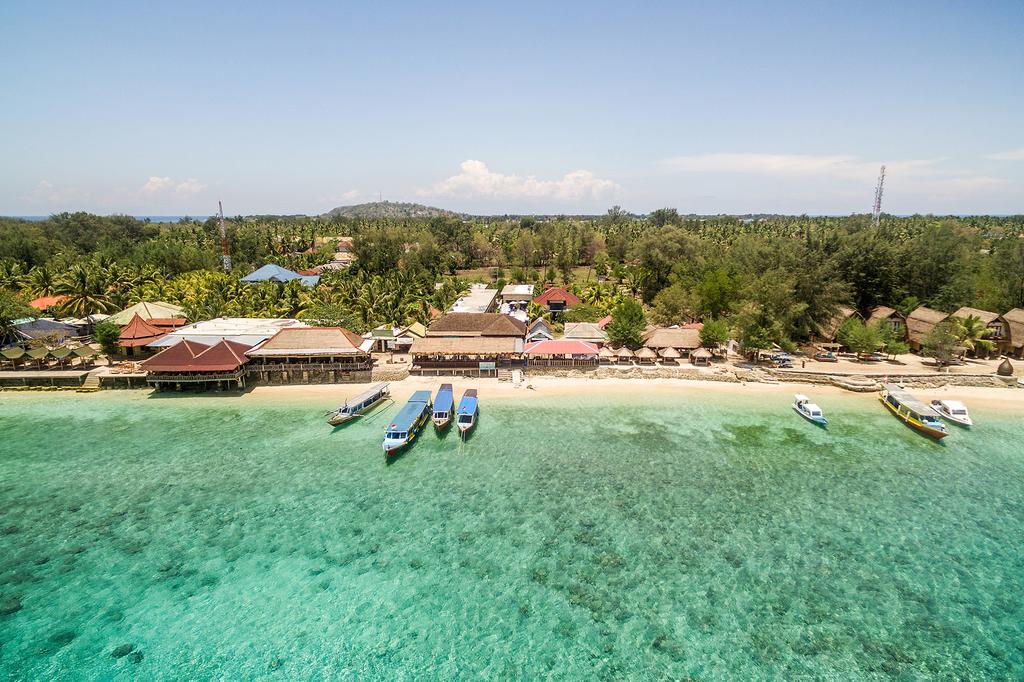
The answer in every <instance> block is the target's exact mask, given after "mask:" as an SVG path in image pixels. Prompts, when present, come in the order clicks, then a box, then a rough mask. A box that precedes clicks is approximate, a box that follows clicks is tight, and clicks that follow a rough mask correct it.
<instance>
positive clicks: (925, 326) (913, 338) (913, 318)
mask: <svg viewBox="0 0 1024 682" xmlns="http://www.w3.org/2000/svg"><path fill="white" fill-rule="evenodd" d="M947 318H949V314H948V313H944V312H942V311H941V310H934V309H932V308H928V307H926V306H921V307H919V308H915V309H914V310H913V311H912V312H911V313H910V315H908V316H907V339H908V340H909V341H910V343H911V345H914V346H917V347H920V346H921V341H922V340H923V339H924V337H925V336H926V335H927V334H928V332H930V331H931V330H932V329H934V328H935V325H937V324H939V323H940V322H943V321H945V320H946V319H947Z"/></svg>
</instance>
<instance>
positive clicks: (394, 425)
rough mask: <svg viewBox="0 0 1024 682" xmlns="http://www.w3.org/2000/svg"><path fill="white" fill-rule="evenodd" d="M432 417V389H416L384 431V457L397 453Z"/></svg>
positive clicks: (412, 439)
mask: <svg viewBox="0 0 1024 682" xmlns="http://www.w3.org/2000/svg"><path fill="white" fill-rule="evenodd" d="M428 419H430V391H416V392H415V393H413V394H412V397H411V398H409V402H407V403H406V404H405V405H404V406H402V409H401V410H399V411H398V414H396V415H395V418H394V419H392V420H391V423H390V424H388V428H387V431H386V432H385V433H384V458H385V459H387V458H388V457H391V456H392V455H395V454H397V453H398V452H399V451H400V450H401V449H402V448H404V447H406V446H407V445H409V444H410V443H412V442H413V441H414V440H416V436H418V435H419V433H420V431H422V430H423V427H424V425H426V423H427V420H428Z"/></svg>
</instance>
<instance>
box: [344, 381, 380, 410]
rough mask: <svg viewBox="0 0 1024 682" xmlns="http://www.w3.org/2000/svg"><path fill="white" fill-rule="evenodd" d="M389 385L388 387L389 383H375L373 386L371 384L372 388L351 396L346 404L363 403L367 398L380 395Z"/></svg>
mask: <svg viewBox="0 0 1024 682" xmlns="http://www.w3.org/2000/svg"><path fill="white" fill-rule="evenodd" d="M387 387H388V385H387V384H374V385H373V386H371V387H370V388H368V389H366V390H365V391H363V392H362V393H360V394H359V395H356V396H352V397H351V398H349V399H348V400H346V401H345V404H346V405H362V404H363V403H365V402H366V401H367V400H373V399H374V398H376V397H377V396H379V395H380V394H381V393H382V392H383V391H384V390H385V389H386V388H387Z"/></svg>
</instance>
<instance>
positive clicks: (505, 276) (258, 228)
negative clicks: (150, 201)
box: [0, 207, 1024, 347]
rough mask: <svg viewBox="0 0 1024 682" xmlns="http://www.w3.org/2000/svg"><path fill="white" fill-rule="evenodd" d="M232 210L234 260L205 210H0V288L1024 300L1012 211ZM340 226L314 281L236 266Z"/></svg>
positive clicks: (680, 299) (940, 304)
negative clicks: (536, 213)
mask: <svg viewBox="0 0 1024 682" xmlns="http://www.w3.org/2000/svg"><path fill="white" fill-rule="evenodd" d="M227 226H228V233H229V242H230V247H231V255H232V259H233V261H234V263H235V271H234V272H233V273H231V274H227V273H223V272H220V271H219V253H220V247H219V235H218V225H217V221H216V220H213V219H208V220H205V221H199V220H189V219H184V220H182V221H180V222H178V223H174V224H159V225H158V224H153V223H149V222H146V221H139V220H136V219H134V218H130V217H125V216H108V217H102V216H95V215H91V214H87V213H63V214H59V215H54V216H51V217H50V218H49V219H47V220H43V221H24V220H17V219H0V289H4V290H6V291H7V292H8V293H7V295H8V296H14V297H17V298H18V299H19V300H21V301H22V302H24V301H26V300H28V299H30V298H35V297H38V296H41V295H56V294H60V295H64V296H67V297H68V299H67V302H66V303H65V305H64V307H63V309H62V310H61V311H60V312H62V313H66V314H69V315H75V316H82V315H86V314H89V313H95V312H107V311H108V310H110V309H115V308H120V307H123V305H125V304H130V303H132V302H134V301H136V300H167V301H169V302H173V303H180V304H182V305H183V306H185V308H186V310H187V311H188V314H189V317H190V318H191V319H205V318H208V317H212V316H216V315H218V314H231V315H256V316H305V317H309V318H311V319H313V318H315V319H318V320H326V321H329V322H331V323H338V324H345V325H346V326H350V327H352V328H353V329H356V330H358V331H365V330H366V329H367V328H372V326H376V325H378V324H395V325H402V324H405V323H409V322H411V321H421V322H428V321H429V319H430V316H431V315H432V314H434V311H436V310H444V309H445V308H446V307H447V305H450V300H454V297H457V295H458V294H460V293H462V291H464V290H465V288H466V286H467V282H466V281H465V277H466V276H471V277H476V278H481V277H482V278H483V279H486V280H487V281H489V282H492V283H494V284H502V283H504V282H506V281H517V282H532V283H535V284H536V285H538V286H543V285H545V284H563V285H567V286H569V287H570V288H572V289H573V290H574V291H575V292H576V293H577V295H579V296H580V297H581V299H583V301H584V308H583V310H581V311H580V312H578V313H576V316H577V318H595V319H599V317H598V316H604V315H606V314H608V313H609V312H610V311H612V310H613V309H615V308H616V307H618V306H620V305H621V304H622V303H623V300H624V299H630V300H636V301H638V302H639V303H641V304H642V311H643V312H644V315H645V318H648V319H649V320H650V321H653V322H656V323H659V324H679V323H685V322H690V321H694V320H702V321H705V322H711V321H716V322H717V321H721V322H723V323H724V324H725V325H726V326H727V328H728V329H729V331H730V333H731V334H732V335H733V336H734V337H735V338H737V340H739V341H740V342H741V343H744V344H745V345H747V346H748V347H767V346H768V345H770V344H773V343H775V344H779V345H782V346H784V347H785V346H790V345H793V344H796V343H798V342H801V341H805V340H807V339H809V338H811V336H813V335H814V333H815V332H816V331H817V330H818V329H820V328H821V327H822V326H823V325H824V324H826V323H827V322H828V321H829V320H830V319H832V318H833V317H834V316H835V314H836V312H837V311H838V309H839V307H840V306H841V305H851V306H853V307H855V308H856V309H858V310H859V311H861V312H862V313H864V314H866V313H867V312H868V311H869V310H870V309H871V308H872V307H874V306H876V305H890V306H893V307H897V308H899V307H901V306H902V307H904V308H906V307H907V306H909V305H910V304H915V305H916V304H925V305H929V306H931V307H935V308H937V309H940V310H945V311H947V312H949V311H953V310H955V309H956V308H958V307H960V306H962V305H970V306H974V307H978V308H982V309H987V310H993V311H997V312H1005V310H1007V309H1009V308H1012V307H1017V306H1024V238H1022V236H1024V217H1021V216H1010V217H995V216H977V217H955V216H942V217H940V216H909V217H895V216H883V218H882V220H881V223H880V225H878V226H877V227H875V226H874V225H873V224H872V222H871V220H870V216H867V215H853V216H846V217H811V216H758V217H748V218H739V217H729V216H717V217H695V216H683V215H681V214H679V213H678V211H676V210H675V209H661V210H659V211H655V212H653V213H652V214H650V215H649V216H645V217H638V216H632V215H629V214H626V213H625V212H623V211H622V210H621V209H619V208H618V207H615V208H613V209H611V210H609V211H608V213H607V214H606V215H603V216H600V217H595V218H569V217H565V218H550V219H545V220H538V219H533V218H529V217H525V218H474V219H464V218H459V217H451V216H439V217H434V218H429V219H418V220H399V219H380V220H374V219H350V218H306V217H266V216H258V217H235V218H230V219H228V220H227ZM342 236H345V237H351V238H352V239H353V245H352V249H353V252H354V255H355V264H354V266H353V267H352V268H350V269H348V270H342V271H331V270H328V271H325V274H324V278H323V281H322V285H321V286H319V287H317V288H316V289H313V290H307V289H304V288H302V287H300V286H299V285H297V284H288V285H283V286H282V285H274V284H266V285H262V284H260V285H247V284H243V283H241V282H239V281H238V278H239V276H240V275H245V274H247V273H248V272H250V271H252V270H253V269H255V268H256V267H258V266H260V265H263V264H265V263H268V262H271V263H277V264H279V265H283V266H285V267H289V268H292V269H296V270H300V269H305V268H310V267H314V266H316V265H321V264H324V263H327V262H329V261H330V260H331V258H332V257H333V253H334V250H335V248H336V247H337V244H338V238H339V237H342ZM481 273H486V274H481ZM537 312H538V311H534V314H537Z"/></svg>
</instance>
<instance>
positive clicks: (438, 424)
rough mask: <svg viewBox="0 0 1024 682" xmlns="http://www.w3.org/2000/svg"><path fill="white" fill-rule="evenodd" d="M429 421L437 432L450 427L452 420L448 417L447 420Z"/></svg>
mask: <svg viewBox="0 0 1024 682" xmlns="http://www.w3.org/2000/svg"><path fill="white" fill-rule="evenodd" d="M431 421H433V422H434V428H435V429H437V430H438V431H444V430H445V429H447V428H448V427H449V426H451V425H452V420H451V418H450V417H449V418H448V419H432V420H431Z"/></svg>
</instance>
